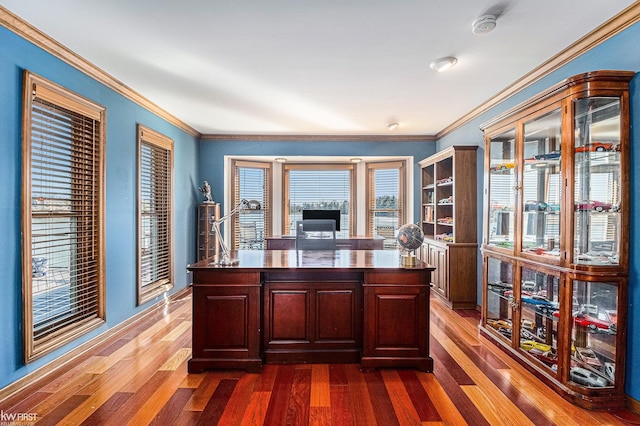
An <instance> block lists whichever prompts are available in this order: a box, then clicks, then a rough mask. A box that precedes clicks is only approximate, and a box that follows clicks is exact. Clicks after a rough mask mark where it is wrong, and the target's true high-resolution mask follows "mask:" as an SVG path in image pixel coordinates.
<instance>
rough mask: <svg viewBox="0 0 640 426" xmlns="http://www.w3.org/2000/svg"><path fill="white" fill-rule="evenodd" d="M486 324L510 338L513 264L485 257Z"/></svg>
mask: <svg viewBox="0 0 640 426" xmlns="http://www.w3.org/2000/svg"><path fill="white" fill-rule="evenodd" d="M486 308H487V313H486V318H487V319H486V322H487V326H488V327H491V328H493V329H494V330H497V331H498V332H499V333H500V334H502V335H503V336H504V337H505V338H506V339H508V340H511V336H512V326H513V265H512V264H511V263H510V262H504V261H502V260H500V259H496V258H493V257H488V258H487V294H486Z"/></svg>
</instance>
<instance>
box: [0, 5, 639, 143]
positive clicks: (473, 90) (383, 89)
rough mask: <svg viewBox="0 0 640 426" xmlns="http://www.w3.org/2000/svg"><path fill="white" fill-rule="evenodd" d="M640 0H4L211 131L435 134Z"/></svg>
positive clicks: (152, 98)
mask: <svg viewBox="0 0 640 426" xmlns="http://www.w3.org/2000/svg"><path fill="white" fill-rule="evenodd" d="M632 3H634V1H630V0H607V1H603V0H561V1H558V0H536V1H531V0H528V1H527V0H511V1H508V0H503V1H501V0H494V1H487V0H455V1H441V0H440V1H435V0H396V1H390V0H342V1H339V0H323V1H319V0H315V1H314V0H269V1H265V0H227V1H222V0H209V1H204V0H180V1H176V0H102V1H99V0H57V1H55V2H43V1H41V0H0V5H2V6H3V7H5V8H6V9H8V10H9V11H11V12H13V13H15V14H16V15H18V16H19V17H20V18H22V19H23V20H25V21H27V22H28V23H30V24H31V25H33V26H35V27H36V28H38V29H40V30H41V31H43V32H44V33H45V34H47V35H48V36H50V37H51V38H53V39H54V40H56V41H58V42H59V43H61V44H63V45H64V46H66V47H67V48H69V49H71V50H72V51H74V52H75V53H77V54H79V55H80V56H81V57H83V58H85V59H87V60H88V61H90V62H91V63H93V64H95V65H96V66H98V67H99V68H101V69H102V70H104V71H106V72H107V73H109V74H110V75H111V76H113V77H114V78H116V79H117V80H119V81H121V82H122V83H124V84H125V85H127V86H129V87H130V88H132V89H134V90H135V91H136V92H138V93H139V94H141V95H142V96H144V97H146V98H147V99H149V100H150V101H152V102H153V103H155V104H157V105H159V106H160V107H161V108H163V109H164V110H166V111H167V112H169V113H171V114H172V115H174V116H176V117H177V118H178V119H180V120H182V121H183V122H185V123H187V124H188V125H190V126H191V127H193V128H194V129H196V130H197V131H199V132H200V133H203V134H260V135H265V134H278V135H289V134H291V135H380V134H389V131H388V130H387V129H386V123H389V122H399V123H400V126H399V127H398V128H397V129H396V130H395V131H394V132H393V134H394V135H434V134H437V133H438V132H440V131H442V130H443V129H444V128H446V127H447V126H449V125H450V124H452V123H453V122H455V120H457V119H459V118H460V117H462V116H464V115H465V114H467V113H468V112H469V111H471V110H473V109H474V108H475V107H477V106H479V105H481V104H482V103H483V102H484V101H487V100H488V99H490V98H491V97H492V96H493V95H495V94H496V93H498V92H500V91H501V90H503V89H505V88H506V87H508V86H509V85H510V84H512V83H514V82H515V81H517V80H518V79H520V78H521V77H523V76H524V75H525V74H526V73H527V72H529V71H531V70H532V69H534V68H536V67H537V66H539V65H541V64H542V63H544V62H545V61H547V60H549V59H550V58H552V57H553V56H554V55H556V54H557V53H559V52H560V51H562V50H564V49H565V48H566V47H568V46H570V45H571V44H572V43H574V42H576V41H577V40H579V39H580V38H582V37H583V36H585V35H586V34H588V33H590V32H591V31H592V30H594V29H595V28H597V27H598V26H599V25H600V24H602V23H603V22H605V21H607V20H608V19H609V18H611V17H613V16H615V15H616V14H618V13H619V12H620V11H622V10H623V9H625V8H626V7H627V6H629V5H631V4H632ZM491 11H493V12H497V13H498V14H499V15H500V16H499V17H498V21H497V27H496V29H495V30H494V31H493V32H491V33H488V34H484V35H474V34H473V33H472V32H471V23H472V22H473V20H474V19H475V18H476V17H478V16H480V15H482V14H485V13H486V12H491ZM449 55H453V56H456V57H457V58H458V59H459V62H458V64H457V66H456V67H454V68H453V69H451V70H450V71H448V72H445V73H436V72H435V71H432V70H431V69H430V68H429V62H430V61H431V60H433V59H435V58H438V57H441V56H449Z"/></svg>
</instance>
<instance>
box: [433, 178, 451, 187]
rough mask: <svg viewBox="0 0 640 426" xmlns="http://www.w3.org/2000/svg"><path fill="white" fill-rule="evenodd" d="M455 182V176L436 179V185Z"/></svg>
mask: <svg viewBox="0 0 640 426" xmlns="http://www.w3.org/2000/svg"><path fill="white" fill-rule="evenodd" d="M451 182H453V176H449V177H446V178H443V179H438V180H437V181H436V185H442V184H443V183H451Z"/></svg>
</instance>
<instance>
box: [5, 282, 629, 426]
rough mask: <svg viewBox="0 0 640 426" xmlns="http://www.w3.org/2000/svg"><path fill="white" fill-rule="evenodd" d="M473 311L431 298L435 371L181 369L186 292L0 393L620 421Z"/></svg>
mask: <svg viewBox="0 0 640 426" xmlns="http://www.w3.org/2000/svg"><path fill="white" fill-rule="evenodd" d="M478 319H479V318H478V314H477V312H475V311H455V312H454V311H450V310H448V309H447V308H446V307H444V306H443V305H442V304H440V303H439V302H438V301H437V300H435V299H432V314H431V356H432V357H433V359H434V363H435V367H434V373H433V374H428V373H421V372H418V371H415V370H409V369H407V370H395V369H380V370H375V371H372V372H361V371H360V370H359V368H358V365H356V364H300V365H297V364H296V365H293V364H292V365H273V364H272V365H266V366H265V368H264V370H263V372H262V373H260V374H250V373H244V372H240V371H216V372H206V373H203V374H187V368H186V362H187V360H188V359H189V357H190V355H191V349H190V348H191V300H190V294H187V295H186V296H184V297H182V298H180V299H178V300H176V301H172V302H171V303H170V304H168V305H166V306H165V307H164V308H159V309H157V311H156V312H155V313H154V314H153V315H149V316H147V317H145V318H144V319H143V320H141V321H140V322H139V323H137V324H136V325H135V326H133V327H131V328H129V329H128V330H127V331H126V332H123V333H120V334H119V335H117V336H115V337H114V338H112V339H111V340H109V341H108V342H104V343H103V344H101V345H100V346H98V347H96V348H95V349H94V350H93V351H91V353H87V354H85V355H83V356H81V357H79V359H78V360H77V361H76V362H75V363H73V365H72V366H70V367H68V368H66V369H64V371H57V372H55V373H53V374H51V375H50V376H49V377H47V378H45V379H42V380H40V381H38V382H37V383H33V384H32V385H30V386H29V387H28V388H27V389H24V390H23V391H21V392H19V393H17V394H15V395H13V396H12V397H10V398H8V399H7V400H5V401H0V409H2V411H3V413H5V414H8V415H11V414H12V413H35V414H36V415H37V420H38V423H37V424H38V425H65V426H66V425H117V426H124V425H147V424H153V425H215V424H219V425H225V426H226V425H277V426H280V425H364V426H370V425H380V426H390V425H440V424H442V425H465V424H468V425H473V426H477V425H554V424H557V425H563V426H564V425H628V424H640V417H639V416H636V415H634V414H632V413H631V412H629V411H619V412H591V411H587V410H583V409H580V408H577V407H575V406H574V405H572V404H570V403H568V402H566V401H564V400H563V399H562V398H560V397H559V396H558V395H556V394H555V393H553V392H551V391H549V389H548V388H547V387H546V386H544V385H543V384H542V383H541V382H539V381H538V380H537V379H535V378H534V377H533V376H532V375H531V374H529V373H528V372H527V371H526V370H524V369H523V368H521V367H520V366H519V365H517V364H516V363H515V362H514V361H513V360H511V359H510V358H509V357H507V356H506V355H505V354H503V353H502V352H500V351H499V350H498V349H497V348H496V347H495V346H493V345H492V344H490V343H488V342H487V341H486V340H485V339H483V338H481V337H480V336H479V335H478V331H477V324H478Z"/></svg>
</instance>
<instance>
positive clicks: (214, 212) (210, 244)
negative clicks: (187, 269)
mask: <svg viewBox="0 0 640 426" xmlns="http://www.w3.org/2000/svg"><path fill="white" fill-rule="evenodd" d="M219 218H220V204H219V203H203V204H198V218H197V221H198V222H197V231H198V237H197V244H198V246H197V252H198V253H197V254H198V260H203V259H208V258H210V257H213V256H215V255H216V254H218V250H219V248H218V241H217V240H216V235H215V233H214V232H213V230H212V220H217V219H219Z"/></svg>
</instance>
